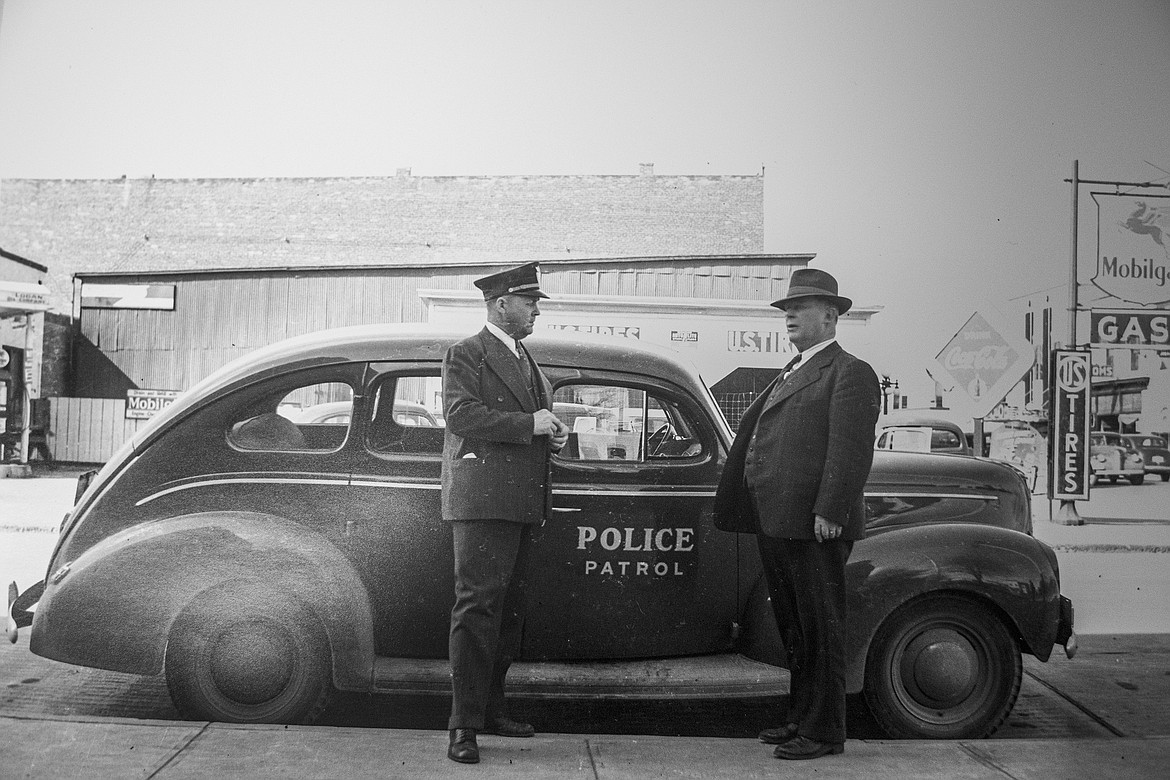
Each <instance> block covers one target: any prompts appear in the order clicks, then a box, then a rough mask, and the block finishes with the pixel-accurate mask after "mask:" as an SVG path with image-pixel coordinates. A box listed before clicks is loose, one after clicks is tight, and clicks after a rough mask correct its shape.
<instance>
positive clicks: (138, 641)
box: [30, 512, 374, 690]
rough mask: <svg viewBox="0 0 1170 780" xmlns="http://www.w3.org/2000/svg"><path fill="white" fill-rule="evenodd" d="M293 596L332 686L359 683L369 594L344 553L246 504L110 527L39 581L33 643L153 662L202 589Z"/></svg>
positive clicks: (87, 660) (54, 651) (121, 664)
mask: <svg viewBox="0 0 1170 780" xmlns="http://www.w3.org/2000/svg"><path fill="white" fill-rule="evenodd" d="M225 588H230V589H231V590H233V591H234V592H237V593H238V592H241V590H243V591H244V592H246V591H247V590H248V589H251V590H252V591H253V592H255V594H256V598H257V600H260V599H263V598H265V597H267V596H268V595H272V594H280V595H283V596H291V597H293V598H296V599H297V600H299V601H301V602H303V603H304V605H305V606H306V607H308V608H309V609H310V610H312V611H313V612H314V613H316V615H317V616H318V618H319V619H320V620H321V623H322V624H323V625H324V626H325V628H326V631H327V632H328V635H329V642H330V645H331V646H332V651H333V669H334V671H333V675H334V682H335V684H336V685H337V687H338V688H340V689H343V690H368V688H369V685H370V680H371V678H372V671H373V658H374V642H373V621H372V616H371V609H370V603H369V597H368V594H367V592H366V589H365V587H364V586H363V585H362V582H361V580H360V579H359V577H358V575H357V573H356V572H355V571H354V570H353V567H352V566H351V565H350V563H349V561H348V560H346V558H345V557H344V556H343V555H342V554H341V553H340V552H339V551H338V550H337V549H336V548H335V547H334V546H333V545H332V544H330V543H329V542H328V540H326V539H325V537H323V536H321V535H320V534H317V533H316V532H314V531H312V530H310V529H307V528H305V527H304V526H303V525H300V524H297V523H293V522H291V521H289V520H286V519H283V518H280V517H276V516H273V515H267V514H261V513H255V512H202V513H198V514H191V515H183V516H179V517H171V518H166V519H162V520H155V521H151V522H148V523H143V524H141V525H138V526H135V527H133V528H129V529H126V530H125V531H122V532H120V533H117V534H114V535H112V536H110V537H109V538H107V539H104V540H103V541H101V542H99V543H98V544H96V545H94V546H93V547H91V548H89V549H87V550H86V551H85V552H84V553H82V555H81V556H80V557H78V558H77V559H76V560H73V561H68V562H66V563H65V564H64V565H62V566H61V567H60V568H59V569H58V570H57V571H56V572H54V573H53V574H52V575H51V577H50V579H49V581H48V582H46V585H45V592H44V594H43V595H42V597H41V600H40V602H39V604H38V605H37V609H36V612H35V617H34V620H33V627H32V638H31V644H30V649H31V650H32V651H33V652H34V653H36V654H37V655H41V656H44V657H46V658H52V659H55V660H58V661H64V662H66V663H72V664H78V665H81V666H92V667H97V668H100V669H110V670H113V671H119V672H129V673H133V674H157V673H159V672H160V671H161V670H162V667H163V657H164V653H165V650H166V643H167V637H168V635H169V633H170V630H171V626H172V624H173V623H174V621H175V619H176V618H177V617H178V616H179V614H180V613H181V612H182V611H183V610H184V609H185V608H186V607H187V606H188V605H190V604H191V603H193V602H194V601H195V600H197V599H198V598H199V597H200V596H201V595H203V594H205V593H208V592H209V591H213V590H222V589H225Z"/></svg>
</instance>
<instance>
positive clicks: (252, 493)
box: [12, 326, 1075, 738]
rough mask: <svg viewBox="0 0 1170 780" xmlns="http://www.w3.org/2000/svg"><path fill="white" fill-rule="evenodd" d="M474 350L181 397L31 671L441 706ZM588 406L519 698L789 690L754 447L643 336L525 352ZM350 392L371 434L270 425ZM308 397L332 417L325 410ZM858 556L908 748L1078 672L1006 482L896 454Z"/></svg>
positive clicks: (231, 695)
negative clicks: (448, 498) (462, 428)
mask: <svg viewBox="0 0 1170 780" xmlns="http://www.w3.org/2000/svg"><path fill="white" fill-rule="evenodd" d="M456 338H457V336H455V335H437V334H435V333H433V332H428V331H424V330H419V329H410V328H405V327H395V326H380V327H374V326H370V327H361V328H348V329H343V330H338V331H330V332H327V333H320V334H313V335H308V336H305V337H301V338H297V339H293V340H290V341H288V342H284V343H280V344H276V345H274V346H272V347H269V348H266V349H263V350H260V351H258V352H256V353H253V354H252V355H249V356H248V357H247V358H246V359H244V360H241V361H237V362H236V363H233V364H232V365H229V366H227V367H225V368H223V369H221V370H220V371H217V372H216V373H215V374H213V375H212V376H210V377H208V378H207V379H206V380H204V381H203V382H201V383H200V384H199V385H198V386H196V387H195V388H193V389H191V390H190V391H188V392H186V393H184V394H183V395H182V396H181V397H180V398H179V399H178V400H176V401H175V402H174V403H173V404H172V405H171V406H170V407H169V408H167V409H166V410H165V411H163V412H162V413H160V414H159V415H158V416H157V417H156V418H154V419H153V420H152V421H151V423H150V424H149V425H148V426H147V427H146V428H144V429H143V430H142V431H141V432H139V433H138V434H137V435H136V436H135V437H134V439H133V440H132V441H131V442H129V443H128V444H127V445H126V446H125V447H124V448H123V449H122V450H121V451H120V452H118V453H117V454H116V455H115V456H114V457H113V458H112V459H111V460H110V461H109V462H108V463H107V464H106V465H105V466H104V467H103V468H102V469H101V471H100V472H99V473H98V474H97V475H96V477H94V478H93V479H92V482H91V483H90V484H88V486H87V487H85V489H84V492H83V493H82V494H81V495H80V496H79V498H78V501H77V504H76V506H75V507H74V509H73V511H72V512H71V514H70V515H69V517H68V518H67V519H66V521H65V523H64V525H63V528H62V532H61V535H60V540H59V542H58V544H57V547H56V550H55V551H54V553H53V556H52V561H51V563H50V566H49V570H48V579H47V581H46V583H44V584H43V592H41V591H40V588H39V587H36V588H33V589H30V592H29V593H28V594H25V595H23V596H21V597H20V598H18V599H17V603H16V604H15V605H13V607H12V612H13V614H14V615H15V617H16V623H17V624H21V623H23V624H27V623H28V622H29V620H30V615H29V613H28V612H27V611H26V610H27V607H28V606H29V604H30V602H31V601H33V600H35V599H36V598H37V597H38V596H39V604H38V605H37V607H36V610H35V618H34V619H32V641H31V648H32V651H33V652H34V653H37V654H38V655H42V656H45V657H47V658H53V659H56V660H59V661H64V662H67V663H72V664H79V665H83V666H93V667H98V668H104V669H113V670H117V671H122V672H130V673H135V674H157V673H163V674H165V676H166V680H167V684H168V687H169V689H170V692H171V694H172V697H173V698H174V701H175V703H176V705H177V706H178V707H179V709H180V710H181V711H182V712H183V713H185V714H187V715H189V716H191V717H195V718H201V719H211V720H229V721H242V722H282V721H283V722H293V721H306V720H311V719H312V718H313V716H314V715H315V714H317V713H318V712H319V711H320V710H321V708H322V707H323V705H324V702H325V700H326V698H327V697H328V695H329V694H330V693H331V692H332V691H333V690H335V689H342V690H350V691H372V692H377V691H398V692H416V693H418V692H422V693H438V694H443V693H447V692H449V690H450V682H449V680H450V678H449V667H448V664H447V661H446V653H447V632H448V617H449V612H450V608H451V603H452V600H453V586H452V551H451V531H450V528H449V525H448V524H447V523H445V522H444V521H443V520H442V517H441V515H440V511H439V494H440V490H439V470H440V455H439V453H440V451H441V448H442V439H443V430H442V429H441V428H433V427H426V426H418V425H402V424H400V423H399V421H398V420H397V419H396V416H395V413H394V411H395V404H396V403H399V404H400V405H401V403H402V402H412V403H425V402H427V401H433V399H435V398H439V397H441V391H442V388H441V378H440V367H441V361H442V356H443V353H444V351H445V350H446V348H447V347H448V346H449V345H450V344H451V343H452V342H453V341H454V340H455V339H456ZM525 343H526V344H529V345H530V348H531V350H532V352H533V353H534V355H535V356H536V358H537V359H538V360H539V361H540V363H541V365H542V366H543V367H544V368H545V370H546V372H547V374H548V376H549V378H550V380H551V381H552V384H553V386H554V388H555V397H554V402H555V403H554V407H555V408H559V409H561V410H562V411H565V412H567V411H570V410H571V411H572V413H573V416H574V420H573V434H572V435H571V437H570V440H569V443H568V445H567V446H566V447H565V448H564V450H562V451H561V453H559V454H558V455H557V456H556V457H554V459H553V464H552V479H553V506H552V517H551V519H550V520H549V521H548V522H547V523H546V524H545V525H544V526H543V527H542V528H540V529H539V530H538V531H537V533H536V534H535V539H534V544H533V553H532V555H533V560H532V565H531V572H532V573H531V576H532V579H533V582H532V593H533V594H534V596H533V601H534V603H532V604H531V609H530V618H529V621H528V623H527V625H526V629H525V634H524V640H523V650H522V655H523V658H522V662H520V663H517V664H515V665H514V666H513V670H512V675H511V689H512V690H513V691H514V692H516V693H518V694H520V695H529V696H566V695H568V696H574V697H579V698H580V697H583V698H589V697H617V698H622V697H680V696H682V697H685V696H690V697H735V696H756V695H760V694H764V693H782V692H783V691H784V690H786V686H787V676H786V675H785V674H783V673H782V672H781V671H780V670H779V669H778V668H777V667H776V666H775V664H778V663H779V660H780V657H781V654H780V652H779V637H778V632H777V631H776V628H775V624H774V621H773V619H772V618H771V615H770V608H769V605H768V603H767V594H766V590H767V589H766V587H765V586H764V583H763V580H762V578H761V571H760V564H759V560H758V556H757V554H756V547H755V540H754V539H753V538H751V537H750V536H739V535H735V534H728V533H723V532H720V531H718V530H716V529H715V528H714V527H713V526H712V524H711V521H710V509H711V502H712V498H713V494H714V490H715V485H716V484H717V482H718V479H719V473H720V469H721V468H722V465H723V462H724V459H725V457H726V453H727V450H728V447H729V445H730V442H731V438H732V434H731V431H730V430H729V429H728V426H727V423H726V421H725V419H724V417H723V415H722V414H721V413H720V411H719V409H718V407H717V406H716V405H715V402H714V400H713V398H712V396H711V393H710V392H709V391H708V390H707V388H706V387H705V385H704V384H703V383H702V381H701V380H700V378H699V376H698V374H697V373H696V372H695V371H694V369H693V368H690V367H688V366H687V365H686V364H684V363H682V362H680V361H679V360H678V359H677V358H675V357H671V356H669V355H664V354H662V351H655V350H651V349H648V348H645V347H643V346H641V345H640V344H638V343H637V342H632V341H625V340H608V341H604V340H600V339H599V340H593V341H589V340H584V339H572V340H565V339H561V338H556V337H552V336H533V337H532V338H531V339H529V340H528V341H526V342H525ZM323 398H324V399H335V398H342V399H352V407H353V410H352V416H351V419H350V420H349V424H348V425H313V424H308V425H298V424H297V423H294V422H292V421H291V420H289V419H287V417H284V416H282V415H280V414H278V413H277V410H278V409H280V408H288V407H290V406H292V405H297V404H303V403H304V402H305V399H323ZM314 402H315V401H314ZM866 492H867V500H868V503H869V509H870V514H871V518H870V521H869V526H868V527H869V536H868V538H867V539H865V540H864V541H862V542H859V543H858V544H857V545H856V546H855V548H854V551H853V555H852V558H851V559H850V562H849V568H848V576H849V583H850V588H849V593H850V596H849V598H850V601H849V610H850V625H849V644H848V646H847V648H846V657H847V659H848V688H849V690H850V691H852V692H857V691H862V690H864V691H865V694H866V697H867V699H868V701H869V703H870V705H871V708H872V709H873V711H874V713H875V715H876V717H877V718H878V720H879V721H880V722H881V723H882V724H883V725H884V727H885V728H886V729H887V730H888V731H889V732H890V733H891V734H892V735H896V736H904V737H937V738H958V737H975V736H982V735H986V734H989V733H991V732H992V731H994V730H995V729H996V727H997V726H998V725H999V724H1000V723H1002V721H1003V720H1004V718H1005V717H1006V716H1007V714H1008V712H1009V711H1010V710H1011V708H1012V706H1013V704H1014V702H1015V699H1016V696H1017V694H1018V692H1019V688H1020V678H1021V669H1022V662H1021V653H1022V652H1026V653H1030V654H1032V655H1035V656H1036V657H1038V658H1040V659H1042V660H1046V659H1047V658H1048V657H1049V654H1050V653H1051V651H1052V649H1053V647H1054V646H1055V645H1057V644H1063V645H1065V647H1066V652H1069V653H1070V654H1071V652H1072V651H1073V650H1074V649H1075V636H1074V635H1073V633H1072V608H1071V605H1070V603H1069V602H1068V600H1067V599H1066V598H1064V597H1062V596H1061V595H1060V580H1059V573H1058V569H1057V562H1056V556H1055V554H1054V553H1053V551H1052V550H1051V549H1050V548H1048V547H1047V546H1045V545H1044V544H1042V543H1040V542H1038V541H1037V540H1035V539H1034V538H1033V537H1032V536H1031V517H1030V503H1029V502H1030V496H1029V493H1028V491H1027V489H1026V488H1025V486H1024V483H1023V481H1022V479H1021V478H1020V476H1019V474H1018V473H1017V472H1016V471H1015V470H1013V469H1011V468H1009V467H1007V466H1004V465H1001V464H997V463H995V462H990V461H985V460H976V459H973V458H967V457H961V456H951V455H934V454H928V453H899V452H877V453H875V465H874V469H873V473H872V475H871V477H870V480H869V483H868V486H867V491H866Z"/></svg>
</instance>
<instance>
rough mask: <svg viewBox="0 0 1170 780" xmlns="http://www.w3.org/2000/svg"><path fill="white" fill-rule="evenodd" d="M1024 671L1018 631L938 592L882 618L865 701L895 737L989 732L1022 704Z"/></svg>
mask: <svg viewBox="0 0 1170 780" xmlns="http://www.w3.org/2000/svg"><path fill="white" fill-rule="evenodd" d="M1022 672H1023V663H1022V661H1021V659H1020V650H1019V646H1018V645H1017V643H1016V640H1015V638H1014V636H1013V635H1012V634H1011V633H1010V632H1009V631H1008V630H1007V628H1006V627H1005V626H1004V624H1003V622H1002V621H1001V620H1000V619H999V618H998V617H996V616H995V615H994V614H993V613H992V612H991V611H990V610H988V609H987V608H985V607H983V606H982V605H980V604H978V603H976V602H974V601H971V600H969V599H965V598H961V597H957V596H934V597H930V598H927V599H923V600H920V601H917V602H914V603H911V604H908V605H906V606H905V607H903V608H901V609H900V610H898V611H897V612H895V613H894V614H893V615H891V616H890V617H889V618H888V619H887V620H886V621H885V623H883V624H882V626H881V628H880V629H879V630H878V632H877V634H876V635H875V637H874V641H873V643H872V644H871V645H870V650H869V657H868V659H867V662H866V670H865V699H866V702H867V703H868V705H869V708H870V711H871V712H872V713H873V715H874V717H875V718H876V720H877V721H878V723H879V724H880V725H881V726H882V727H883V728H884V729H885V730H886V732H887V733H889V735H890V736H892V737H897V738H917V739H922V738H926V739H972V738H979V737H986V736H988V735H990V734H992V733H994V732H995V730H996V729H997V728H999V726H1000V724H1002V723H1003V721H1004V719H1005V718H1007V716H1008V713H1010V712H1011V710H1012V707H1013V706H1014V705H1015V703H1016V698H1017V697H1018V696H1019V693H1020V679H1021V674H1022Z"/></svg>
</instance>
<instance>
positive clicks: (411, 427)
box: [366, 369, 444, 455]
mask: <svg viewBox="0 0 1170 780" xmlns="http://www.w3.org/2000/svg"><path fill="white" fill-rule="evenodd" d="M371 395H372V399H373V400H372V403H371V404H370V420H369V425H368V426H367V428H366V444H367V446H368V447H369V448H370V449H371V450H372V451H374V452H379V453H395V452H402V453H418V454H430V455H441V454H442V452H443V427H444V423H443V419H442V416H441V415H440V414H437V411H438V409H439V408H440V405H441V404H442V398H443V389H442V380H441V378H440V377H439V375H438V373H437V369H436V370H435V371H434V372H431V373H426V374H410V375H395V374H389V375H386V376H383V377H381V378H380V379H379V381H378V382H377V383H376V384H375V385H374V387H373V388H372V394H371Z"/></svg>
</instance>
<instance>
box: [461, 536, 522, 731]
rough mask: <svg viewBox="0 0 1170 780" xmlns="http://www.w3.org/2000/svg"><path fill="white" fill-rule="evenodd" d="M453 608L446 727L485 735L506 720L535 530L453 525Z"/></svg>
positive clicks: (517, 652)
mask: <svg viewBox="0 0 1170 780" xmlns="http://www.w3.org/2000/svg"><path fill="white" fill-rule="evenodd" d="M451 527H452V529H453V532H454V540H455V606H454V607H453V608H452V610H451V635H450V640H449V646H448V649H449V652H450V658H451V694H452V696H451V718H450V720H449V721H448V724H447V728H449V729H460V728H472V729H482V728H484V722H485V720H495V719H496V718H499V717H501V716H504V715H506V714H507V712H506V709H505V704H504V679H505V677H507V674H508V667H509V666H511V664H512V658H513V657H515V656H516V655H518V654H519V652H520V639H521V634H522V632H523V628H524V612H525V605H526V601H527V591H528V583H527V569H528V554H529V549H530V547H531V539H532V534H531V526H529V525H527V524H524V523H513V522H509V521H506V520H459V521H455V522H453V523H451Z"/></svg>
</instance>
